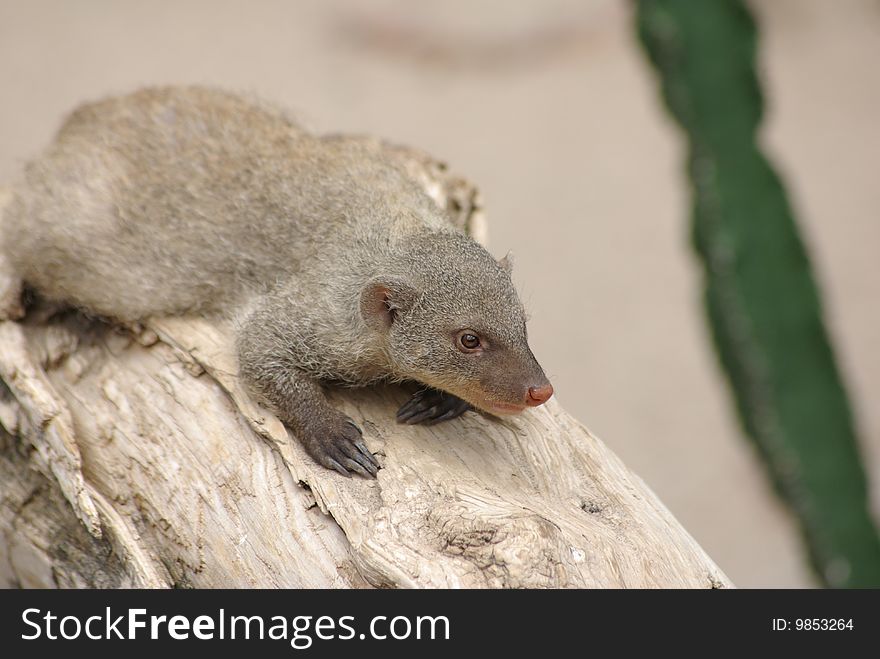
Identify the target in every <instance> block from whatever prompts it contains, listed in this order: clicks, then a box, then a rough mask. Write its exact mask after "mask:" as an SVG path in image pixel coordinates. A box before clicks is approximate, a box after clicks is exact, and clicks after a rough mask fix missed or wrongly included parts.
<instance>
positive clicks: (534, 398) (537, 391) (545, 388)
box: [526, 382, 553, 407]
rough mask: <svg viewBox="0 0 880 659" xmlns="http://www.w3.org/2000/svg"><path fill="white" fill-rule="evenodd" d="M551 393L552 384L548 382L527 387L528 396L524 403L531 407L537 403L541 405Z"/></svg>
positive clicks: (548, 398)
mask: <svg viewBox="0 0 880 659" xmlns="http://www.w3.org/2000/svg"><path fill="white" fill-rule="evenodd" d="M552 395H553V385H552V384H550V383H549V382H548V383H547V384H545V385H542V386H540V387H529V398H528V400H526V403H528V404H529V405H531V406H532V407H537V406H538V405H543V404H544V403H546V402H547V401H548V400H550V396H552Z"/></svg>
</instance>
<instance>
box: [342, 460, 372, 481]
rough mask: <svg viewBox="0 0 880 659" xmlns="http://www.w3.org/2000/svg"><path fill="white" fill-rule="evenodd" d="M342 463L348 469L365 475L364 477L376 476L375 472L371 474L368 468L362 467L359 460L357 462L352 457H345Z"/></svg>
mask: <svg viewBox="0 0 880 659" xmlns="http://www.w3.org/2000/svg"><path fill="white" fill-rule="evenodd" d="M342 464H343V466H344V467H345V468H346V469H348V470H350V471H353V472H355V473H358V474H360V475H361V476H363V477H364V478H374V477H375V476H374V475H373V474H371V473H370V472H368V471H367V470H366V469H364V468H363V467H361V466H360V465H359V464H358V463H357V462H355V461H354V460H352V459H351V458H344V459H343V461H342Z"/></svg>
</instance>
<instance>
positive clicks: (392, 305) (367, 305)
mask: <svg viewBox="0 0 880 659" xmlns="http://www.w3.org/2000/svg"><path fill="white" fill-rule="evenodd" d="M417 299H418V293H417V292H416V290H415V288H413V287H412V286H411V285H410V284H409V283H407V282H405V281H403V280H402V279H396V278H387V277H383V278H381V279H374V280H373V281H371V282H370V283H369V284H367V285H366V286H365V287H364V290H363V291H362V292H361V316H362V317H363V319H364V320H365V321H366V323H367V325H369V326H370V327H372V328H373V329H376V330H379V331H385V330H387V329H388V328H389V327H391V325H392V324H393V323H394V321H395V320H397V316H398V315H399V314H401V313H406V312H407V311H409V310H410V309H412V308H413V306H414V305H415V303H416V300H417Z"/></svg>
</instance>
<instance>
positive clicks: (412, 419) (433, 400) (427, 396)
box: [397, 389, 471, 425]
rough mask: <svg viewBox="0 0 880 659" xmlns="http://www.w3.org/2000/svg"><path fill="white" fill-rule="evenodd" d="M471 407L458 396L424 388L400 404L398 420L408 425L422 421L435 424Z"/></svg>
mask: <svg viewBox="0 0 880 659" xmlns="http://www.w3.org/2000/svg"><path fill="white" fill-rule="evenodd" d="M469 409H471V406H470V405H469V404H468V403H466V402H465V401H463V400H462V399H461V398H458V397H457V396H453V395H452V394H448V393H446V392H445V391H439V390H438V389H422V390H420V391H417V392H416V393H414V394H413V395H412V397H411V398H410V399H409V400H408V401H407V402H405V403H404V404H403V405H401V406H400V409H399V410H398V411H397V421H398V423H405V424H408V425H413V424H416V423H422V422H425V424H426V425H433V424H435V423H440V422H441V421H447V420H449V419H454V418H455V417H457V416H459V415H461V414H463V413H464V412H466V411H467V410H469Z"/></svg>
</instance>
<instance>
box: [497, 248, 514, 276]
mask: <svg viewBox="0 0 880 659" xmlns="http://www.w3.org/2000/svg"><path fill="white" fill-rule="evenodd" d="M498 265H500V266H501V267H502V268H504V270H505V271H506V272H507V274H511V273H513V254H511V253H510V252H507V254H505V255H504V257H502V258H500V259H498Z"/></svg>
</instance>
